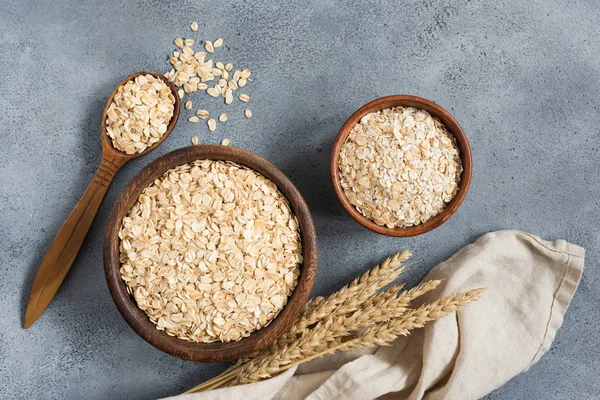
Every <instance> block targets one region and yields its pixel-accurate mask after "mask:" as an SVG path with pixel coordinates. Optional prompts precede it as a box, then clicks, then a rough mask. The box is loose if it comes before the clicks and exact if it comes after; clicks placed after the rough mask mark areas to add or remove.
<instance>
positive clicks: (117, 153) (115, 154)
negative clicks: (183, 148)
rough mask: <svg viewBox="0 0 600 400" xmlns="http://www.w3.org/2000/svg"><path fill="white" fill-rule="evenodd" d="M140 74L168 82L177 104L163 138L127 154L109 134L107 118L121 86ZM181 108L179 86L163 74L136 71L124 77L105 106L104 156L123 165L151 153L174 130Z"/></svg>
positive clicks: (102, 127)
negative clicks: (141, 149)
mask: <svg viewBox="0 0 600 400" xmlns="http://www.w3.org/2000/svg"><path fill="white" fill-rule="evenodd" d="M140 75H152V76H153V77H155V78H157V79H160V80H162V81H163V82H164V83H165V84H167V86H169V89H171V92H172V93H173V97H174V98H175V104H174V109H173V116H172V117H171V120H170V121H169V125H167V131H166V132H165V133H164V134H163V135H162V136H161V138H160V139H159V140H158V142H156V143H154V144H153V145H151V146H149V147H147V148H146V149H144V151H142V152H140V153H134V154H127V153H125V152H124V151H121V150H119V149H116V148H115V146H114V145H113V143H112V139H111V138H110V137H109V136H108V135H107V133H106V128H107V126H106V118H107V113H108V108H109V107H110V105H111V103H112V101H113V99H114V97H115V95H116V94H117V91H118V90H119V88H120V87H121V86H123V85H125V84H126V83H127V82H129V81H132V80H134V79H135V78H137V77H138V76H140ZM180 109H181V100H180V99H179V95H178V94H177V88H176V87H175V85H173V83H171V82H170V81H169V80H168V79H167V78H165V77H164V76H163V75H161V74H157V73H155V72H136V73H134V74H131V75H129V76H128V77H127V78H125V79H123V80H122V81H121V82H120V83H119V84H118V85H117V87H115V90H113V91H112V93H111V94H110V96H109V97H108V100H107V101H106V105H105V106H104V112H103V113H102V126H101V129H100V131H101V132H100V134H101V135H102V158H108V157H110V158H111V159H115V160H118V162H120V163H121V164H120V166H122V165H124V164H125V163H126V162H127V161H130V160H133V159H135V158H138V157H140V156H143V155H145V154H148V153H150V152H151V151H152V150H154V149H156V148H157V147H158V146H159V145H160V144H161V143H162V142H163V141H164V140H165V139H166V138H167V136H169V135H170V134H171V131H172V130H173V128H175V124H176V123H177V120H178V119H179V110H180Z"/></svg>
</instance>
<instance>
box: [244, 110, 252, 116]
mask: <svg viewBox="0 0 600 400" xmlns="http://www.w3.org/2000/svg"><path fill="white" fill-rule="evenodd" d="M244 115H245V116H246V118H252V111H250V110H249V109H247V108H246V109H245V110H244Z"/></svg>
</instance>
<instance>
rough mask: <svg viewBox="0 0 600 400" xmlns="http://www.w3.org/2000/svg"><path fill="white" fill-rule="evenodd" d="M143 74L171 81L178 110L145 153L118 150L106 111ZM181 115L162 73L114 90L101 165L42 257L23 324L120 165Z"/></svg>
mask: <svg viewBox="0 0 600 400" xmlns="http://www.w3.org/2000/svg"><path fill="white" fill-rule="evenodd" d="M141 74H151V75H153V76H155V77H157V78H160V79H162V80H163V81H164V82H165V83H167V84H168V85H169V87H170V88H171V91H172V92H173V95H174V96H175V110H174V113H173V117H172V118H171V121H170V122H169V126H168V128H167V131H166V132H165V134H164V135H163V136H162V138H161V139H160V140H159V141H158V142H157V143H155V144H154V145H153V146H151V147H149V148H147V149H146V150H145V151H144V152H142V153H136V154H131V155H128V154H125V153H123V152H121V151H119V150H116V149H115V148H114V147H113V145H112V141H111V139H110V138H109V137H108V135H107V134H106V113H107V111H108V107H109V106H110V103H111V102H112V100H113V97H114V95H115V94H116V93H117V89H118V88H119V86H121V85H124V84H125V83H126V82H128V81H130V80H132V79H134V78H135V77H137V76H138V75H141ZM178 117H179V96H177V90H176V88H175V86H173V84H171V83H170V82H169V81H168V80H167V79H166V78H165V77H163V76H162V75H159V74H155V73H152V72H136V73H135V74H132V75H130V76H128V77H127V78H125V79H124V80H123V81H122V82H121V83H120V84H119V85H118V86H117V87H116V88H115V90H113V92H112V93H111V95H110V97H109V98H108V101H107V102H106V106H105V107H104V113H103V114H102V126H101V129H100V134H101V140H102V160H101V162H100V166H99V167H98V170H97V171H96V174H95V175H94V178H93V179H92V181H91V182H90V184H89V185H88V187H87V189H86V190H85V192H84V193H83V195H82V196H81V199H80V200H79V202H77V204H76V205H75V208H73V211H71V214H69V217H68V218H67V219H66V221H65V222H64V223H63V225H62V227H61V228H60V230H59V231H58V234H57V235H56V237H55V238H54V241H53V242H52V244H51V245H50V248H49V249H48V251H47V253H46V255H45V257H44V259H43V260H42V263H41V265H40V269H39V271H38V273H37V275H36V277H35V281H34V282H33V286H32V287H31V291H30V293H29V301H28V303H27V310H26V312H25V320H24V323H23V327H24V328H29V327H30V326H31V325H32V324H33V323H34V322H35V321H36V320H37V319H38V317H39V316H40V315H41V314H42V313H43V312H44V310H45V309H46V307H47V306H48V304H50V301H51V300H52V298H53V297H54V295H55V294H56V292H57V291H58V288H59V287H60V285H61V284H62V282H63V280H64V279H65V277H66V276H67V273H68V272H69V269H70V268H71V265H72V264H73V261H74V260H75V257H76V256H77V253H78V252H79V249H80V248H81V245H82V243H83V240H84V239H85V237H86V235H87V233H88V230H89V229H90V226H91V225H92V222H93V221H94V218H95V216H96V214H97V213H98V209H99V208H100V205H101V204H102V200H103V199H104V196H105V195H106V192H107V191H108V188H109V187H110V184H111V183H112V181H113V178H114V177H115V175H116V173H117V171H118V170H119V168H121V167H122V166H123V165H124V164H125V163H127V162H128V161H130V160H132V159H134V158H137V157H139V156H142V155H144V154H147V153H149V152H150V151H152V150H154V149H155V148H156V147H157V146H158V145H160V144H161V143H162V142H163V141H164V140H165V139H166V137H167V136H169V134H170V133H171V131H172V130H173V128H174V127H175V124H176V123H177V119H178Z"/></svg>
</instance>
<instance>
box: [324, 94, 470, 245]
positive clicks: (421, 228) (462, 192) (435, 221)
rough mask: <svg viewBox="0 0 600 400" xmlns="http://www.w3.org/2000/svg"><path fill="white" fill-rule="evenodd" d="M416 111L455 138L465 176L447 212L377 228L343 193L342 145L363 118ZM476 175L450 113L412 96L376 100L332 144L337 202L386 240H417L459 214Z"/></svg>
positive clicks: (332, 166) (342, 130) (364, 108)
mask: <svg viewBox="0 0 600 400" xmlns="http://www.w3.org/2000/svg"><path fill="white" fill-rule="evenodd" d="M399 106H403V107H414V108H419V109H421V110H425V111H427V112H428V113H429V114H431V115H432V116H433V117H436V118H437V119H439V120H440V121H441V122H442V123H443V124H444V126H445V127H446V129H447V130H448V132H450V133H451V134H452V135H453V136H454V137H455V138H456V143H457V145H458V148H459V150H460V158H461V161H462V165H463V173H462V175H461V179H460V183H459V187H458V191H457V193H456V196H455V197H454V199H452V201H450V203H448V204H447V205H446V207H445V208H444V210H443V211H442V212H441V213H440V214H438V215H436V216H435V217H433V218H431V219H430V220H429V221H427V222H424V223H422V224H419V225H416V226H411V227H408V228H387V227H385V226H381V225H377V224H376V223H375V222H373V221H371V220H370V219H368V218H366V217H365V216H363V215H362V214H361V213H360V212H359V211H358V210H357V209H356V208H355V207H354V206H353V205H352V203H350V201H349V200H348V198H347V197H346V195H345V194H344V190H343V189H342V185H341V183H340V171H339V168H338V161H339V157H340V150H341V148H342V145H343V144H344V142H345V141H346V138H347V137H348V135H349V134H350V131H351V130H352V128H353V127H354V125H356V124H357V123H358V122H359V121H360V119H361V118H362V117H364V116H365V115H367V114H369V113H372V112H377V111H380V110H384V109H387V108H392V107H399ZM472 171H473V163H472V159H471V146H469V141H468V140H467V135H465V132H464V131H463V130H462V128H461V127H460V125H459V124H458V122H456V120H455V119H454V117H452V115H450V113H449V112H448V111H446V110H444V109H443V108H442V107H440V106H439V105H437V104H435V103H434V102H432V101H429V100H426V99H423V98H421V97H417V96H410V95H395V96H388V97H382V98H380V99H377V100H373V101H372V102H370V103H368V104H366V105H364V106H363V107H361V108H360V109H359V110H358V111H356V112H355V113H354V114H352V116H351V117H350V118H348V120H347V121H346V123H345V124H344V125H343V126H342V129H340V132H339V133H338V135H337V137H336V139H335V142H334V143H333V149H332V151H331V164H330V173H331V181H332V183H333V189H334V190H335V194H336V195H337V197H338V199H339V200H340V202H341V203H342V206H343V207H344V209H345V210H346V211H347V212H348V214H350V216H351V217H352V218H354V219H355V220H356V221H357V222H358V223H359V224H361V225H362V226H364V227H365V228H367V229H370V230H372V231H373V232H377V233H380V234H382V235H387V236H397V237H408V236H416V235H420V234H422V233H425V232H429V231H430V230H432V229H435V228H437V227H438V226H440V225H441V224H443V223H444V222H446V221H447V220H449V219H450V217H451V216H452V214H454V213H455V212H456V210H458V207H460V205H461V203H462V202H463V200H464V199H465V196H466V195H467V192H468V191H469V185H470V184H471V175H472Z"/></svg>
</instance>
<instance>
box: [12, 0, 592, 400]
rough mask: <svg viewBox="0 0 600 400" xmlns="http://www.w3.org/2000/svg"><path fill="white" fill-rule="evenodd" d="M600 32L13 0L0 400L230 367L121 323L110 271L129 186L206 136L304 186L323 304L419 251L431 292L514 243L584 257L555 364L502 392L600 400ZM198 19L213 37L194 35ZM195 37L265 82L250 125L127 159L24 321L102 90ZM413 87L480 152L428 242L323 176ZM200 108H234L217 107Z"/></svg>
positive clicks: (555, 9)
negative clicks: (467, 261) (362, 123)
mask: <svg viewBox="0 0 600 400" xmlns="http://www.w3.org/2000/svg"><path fill="white" fill-rule="evenodd" d="M599 18H600V11H599V9H598V7H597V4H596V3H595V2H593V1H587V2H586V1H568V2H565V1H545V0H535V1H528V2H523V1H520V0H499V1H494V2H491V1H490V2H482V1H465V0H459V1H450V0H448V1H442V0H440V1H437V0H427V1H423V2H421V1H411V2H409V1H392V0H381V1H377V2H368V1H364V0H363V1H358V0H351V1H337V2H336V1H329V0H327V1H318V0H317V1H314V0H303V1H298V0H291V1H285V2H270V1H263V2H260V1H244V2H242V1H234V2H226V3H225V2H223V3H221V2H208V1H204V2H200V1H197V2H194V1H178V2H164V1H150V0H145V1H130V2H120V1H115V0H109V1H102V2H100V1H94V2H90V1H80V0H79V1H73V0H58V1H54V2H39V1H19V2H14V1H6V0H2V1H1V2H0V70H1V71H2V72H1V74H0V110H2V111H1V114H0V123H1V131H0V138H1V141H0V209H1V210H2V213H1V214H0V228H1V229H0V321H1V322H0V324H1V329H0V398H6V399H17V398H29V399H31V398H36V399H37V398H40V399H82V398H85V399H117V398H123V399H147V398H156V397H161V396H167V395H173V394H176V393H178V392H180V391H182V390H183V389H186V388H188V387H190V386H192V385H194V384H197V383H199V382H201V381H203V380H205V379H207V378H209V377H211V376H213V375H215V374H217V373H218V372H220V371H222V370H223V369H224V368H225V367H226V365H225V364H212V365H211V364H195V363H190V362H184V361H180V360H178V359H176V358H173V357H171V356H169V355H167V354H164V353H162V352H160V351H159V350H156V349H154V348H153V347H152V346H150V345H149V344H147V343H146V342H144V341H143V340H142V339H141V338H140V337H138V336H137V335H136V334H135V333H134V332H133V331H132V330H131V329H130V328H129V327H128V326H127V324H126V323H125V321H124V320H123V319H122V318H121V316H120V315H119V314H118V312H117V309H116V308H115V306H114V304H113V302H112V300H111V298H110V296H109V293H108V290H107V287H106V284H105V280H104V273H103V266H102V249H101V246H102V234H103V231H104V228H105V225H106V220H107V217H108V214H109V211H110V208H111V206H112V204H113V202H114V201H115V198H116V196H117V195H118V193H119V192H120V191H121V189H122V188H123V187H124V185H125V184H126V183H127V182H128V181H129V180H130V179H131V178H132V177H133V176H134V175H135V174H136V173H137V172H138V171H139V170H140V169H141V168H142V167H143V166H144V165H146V164H147V163H149V162H150V161H152V160H153V159H155V158H156V157H158V156H160V155H162V154H165V153H167V152H168V151H171V150H173V149H176V148H179V147H182V146H187V145H188V144H189V143H190V138H191V137H192V135H194V134H197V135H198V136H199V138H200V142H202V143H218V142H220V141H221V139H222V138H224V137H228V138H230V139H231V141H232V144H233V145H236V146H239V147H242V148H245V149H248V150H250V151H253V152H256V153H258V154H259V155H261V156H263V157H265V158H266V159H268V160H270V161H272V162H273V163H275V164H276V165H278V166H279V167H280V168H281V169H282V170H283V171H284V172H285V173H286V174H287V175H288V176H289V177H290V178H291V179H292V181H293V182H295V183H296V185H297V186H298V188H299V189H300V191H301V192H302V193H303V194H304V196H305V197H306V200H307V202H308V204H309V206H310V207H311V209H312V212H313V215H314V219H315V223H316V228H317V231H318V235H319V246H320V269H319V273H318V276H317V281H316V284H315V286H314V290H313V293H314V294H315V295H323V294H327V293H329V292H330V291H332V290H334V289H336V288H338V287H339V286H340V285H342V284H343V283H345V282H347V281H348V280H350V279H351V278H353V277H354V276H356V275H357V274H359V273H360V272H362V271H364V270H366V269H367V268H368V267H369V266H371V265H373V264H374V263H375V262H377V261H378V260H380V259H382V258H383V257H385V256H387V255H389V254H390V253H392V252H395V251H396V250H399V249H405V248H409V249H413V250H414V251H415V253H416V254H417V258H419V259H420V260H422V262H420V263H419V265H417V266H415V267H413V268H412V269H411V270H410V271H409V272H408V274H407V277H408V280H409V282H410V283H415V282H417V281H418V280H419V279H421V278H422V277H423V276H424V275H425V274H426V272H427V271H428V270H429V269H430V268H432V267H433V266H435V265H436V264H437V263H439V262H441V261H443V260H444V259H446V258H447V257H449V256H450V255H451V254H453V253H454V252H455V251H456V250H458V249H460V248H461V247H463V246H464V245H466V244H468V243H470V242H471V241H473V240H474V239H476V238H477V237H478V236H480V235H481V234H483V233H486V232H489V231H492V230H497V229H505V228H511V229H521V230H524V231H527V232H531V233H534V234H537V235H540V236H542V237H543V238H546V239H557V238H561V239H566V240H568V241H571V242H574V243H576V244H579V245H582V246H584V247H585V248H586V249H587V261H586V270H585V273H584V276H583V279H582V281H581V285H580V287H579V290H578V292H577V294H576V296H575V298H574V300H573V303H572V304H571V307H570V308H569V310H568V312H567V314H566V317H565V321H564V325H563V327H562V328H561V329H560V331H559V332H558V335H557V337H556V340H555V342H554V344H553V346H552V348H551V350H550V351H549V352H548V354H546V355H545V356H544V357H543V358H542V360H541V361H540V362H539V363H537V364H536V365H534V366H533V367H532V368H531V369H530V371H528V372H527V373H523V374H521V375H519V376H517V377H516V378H514V379H512V380H511V381H510V382H508V383H507V384H506V385H504V386H503V387H501V388H500V389H498V390H496V391H495V392H493V393H492V394H490V395H489V397H488V398H489V399H523V398H533V399H538V398H539V399H592V398H598V396H599V393H600V386H599V385H600V383H599V380H600V379H599V378H600V372H599V371H600V347H599V344H600V333H599V332H600V322H599V321H600V311H599V310H600V308H599V307H598V304H599V301H600V289H599V288H600V279H599V273H600V271H599V268H598V250H599V249H600V235H599V232H600V231H599V219H598V209H599V206H600V204H599V202H600V201H599V199H600V186H599V182H598V181H599V178H598V176H599V172H600V171H599V166H600V132H599V122H600V96H599V93H600V79H599V76H600V75H599V73H600V57H599V50H600V49H599V46H598V43H599V42H600V26H599V25H598V20H599ZM194 19H195V20H197V21H198V23H199V24H200V29H199V31H198V33H197V34H191V33H190V31H189V24H190V22H191V21H192V20H194ZM178 36H189V37H198V38H204V39H206V38H209V39H213V40H214V39H216V38H217V37H223V38H224V39H225V43H226V45H225V48H224V49H223V50H221V51H219V53H218V54H219V56H220V57H221V59H223V60H228V61H231V62H233V63H235V64H236V65H240V66H248V67H250V68H251V69H252V70H253V71H254V73H253V78H254V82H252V84H251V85H249V86H248V90H247V92H248V93H249V94H250V95H251V96H252V98H253V100H252V103H251V109H252V111H253V112H254V117H253V118H252V119H251V120H245V119H244V118H243V115H242V111H243V108H242V107H241V106H239V105H238V106H236V107H235V108H229V109H228V110H230V111H228V112H229V114H230V120H229V121H228V122H227V123H226V124H225V125H224V126H219V130H218V131H217V132H216V133H213V134H209V133H208V132H207V130H206V129H205V128H204V127H201V126H198V125H193V124H188V123H187V122H186V121H185V118H182V121H181V122H180V123H179V125H178V126H177V127H176V128H175V130H174V132H173V133H172V135H171V136H170V137H169V138H168V139H167V140H166V141H165V143H164V144H163V145H162V146H161V147H160V148H159V149H158V150H156V151H155V152H154V153H152V154H150V155H148V156H145V157H143V158H141V159H138V160H136V161H134V162H131V163H130V164H129V165H127V166H125V167H124V168H123V169H122V171H121V172H120V173H119V174H118V176H117V179H116V181H115V182H114V184H113V186H112V188H111V190H110V192H109V194H108V196H107V198H106V200H105V202H104V204H103V205H102V208H101V209H100V213H99V214H98V218H97V219H96V221H95V223H94V225H93V226H92V229H91V232H90V234H89V236H88V238H87V240H86V241H85V243H84V245H83V247H82V249H81V252H80V254H79V257H78V258H77V260H76V262H75V264H74V266H73V268H72V270H71V272H70V274H69V276H68V277H67V279H66V281H65V282H64V284H63V286H62V288H61V289H60V291H59V292H58V294H57V296H56V298H55V299H54V301H53V302H52V303H51V305H50V306H49V308H48V309H47V310H46V312H45V313H44V314H43V316H42V317H41V319H40V320H39V321H38V322H37V323H36V324H35V325H34V326H33V327H32V328H31V329H29V330H24V329H22V327H21V323H22V319H23V315H24V311H25V304H26V300H27V294H28V292H29V288H30V286H31V284H32V281H33V277H34V275H35V273H36V272H37V269H38V266H39V263H40V261H41V259H42V257H43V255H44V253H45V251H46V249H47V248H48V246H49V244H50V243H51V241H52V239H53V237H54V234H55V233H56V232H57V230H58V229H59V227H60V225H61V224H62V222H63V221H64V219H65V218H66V216H67V215H68V213H69V212H70V210H71V208H72V207H73V205H74V204H75V203H76V201H77V199H78V198H79V196H80V195H81V194H82V192H83V190H84V188H85V186H86V185H87V183H88V182H89V181H90V179H91V177H92V175H93V173H94V171H95V169H96V167H97V165H98V163H99V160H100V140H99V124H100V116H101V113H102V107H103V106H104V102H105V101H106V98H107V96H108V95H109V93H110V92H111V90H112V89H113V87H114V86H115V85H116V84H117V82H119V81H120V80H121V79H122V78H123V77H125V76H127V75H129V74H130V73H132V72H134V71H138V70H154V71H160V72H165V71H166V70H167V67H168V64H167V61H166V56H167V54H168V52H169V51H171V50H172V49H173V46H172V40H173V39H174V38H175V37H178ZM398 93H409V94H415V95H420V96H423V97H426V98H429V99H432V100H434V101H436V102H438V103H439V104H441V105H442V106H444V107H445V108H447V109H448V110H449V111H451V112H452V113H453V114H454V116H455V117H456V118H457V119H458V121H459V122H460V123H461V124H462V126H463V128H464V129H465V131H466V132H467V134H468V136H469V139H470V141H471V146H472V150H473V156H474V177H473V182H472V186H471V190H470V193H469V195H468V197H467V199H466V201H465V202H464V204H463V206H462V207H461V209H460V210H459V211H458V213H457V214H456V216H455V217H454V218H452V219H451V220H450V221H449V222H448V223H446V224H445V225H443V226H442V227H440V228H439V229H437V230H435V231H434V232H431V233H428V234H425V235H422V236H419V237H416V238H412V239H394V238H387V237H383V236H379V235H377V234H375V233H372V232H370V231H367V230H365V229H363V228H362V227H361V226H359V225H358V224H357V223H355V222H354V221H353V220H352V219H351V218H350V217H349V216H348V215H346V214H345V212H344V211H343V209H342V208H341V206H340V205H339V204H338V202H337V200H336V198H335V196H334V193H333V190H332V188H331V185H330V182H329V178H328V162H329V151H330V147H331V144H332V141H333V138H334V137H335V135H336V133H337V131H338V129H339V128H340V127H341V125H342V124H343V122H344V121H345V119H346V118H347V117H348V116H349V115H350V114H351V113H352V112H353V111H355V110H356V109H357V108H358V107H359V106H361V105H362V104H364V103H366V102H367V101H370V100H372V99H374V98H377V97H380V96H384V95H389V94H398ZM194 99H196V100H195V106H196V105H200V104H202V105H205V106H206V107H208V108H209V109H210V110H211V111H215V112H220V111H221V110H222V109H224V106H221V105H220V103H218V105H217V101H213V99H210V98H208V97H207V96H203V97H202V96H200V95H199V94H198V95H197V96H195V97H194ZM186 115H187V114H186V113H184V114H183V116H184V117H185V116H186Z"/></svg>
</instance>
